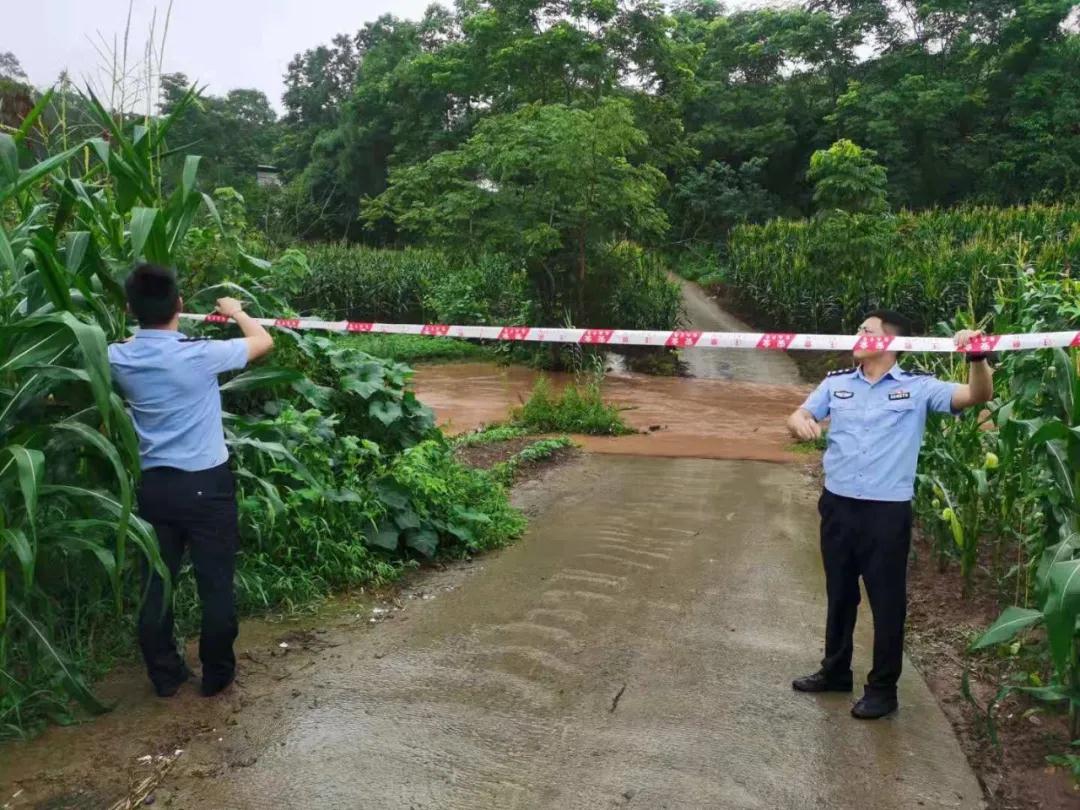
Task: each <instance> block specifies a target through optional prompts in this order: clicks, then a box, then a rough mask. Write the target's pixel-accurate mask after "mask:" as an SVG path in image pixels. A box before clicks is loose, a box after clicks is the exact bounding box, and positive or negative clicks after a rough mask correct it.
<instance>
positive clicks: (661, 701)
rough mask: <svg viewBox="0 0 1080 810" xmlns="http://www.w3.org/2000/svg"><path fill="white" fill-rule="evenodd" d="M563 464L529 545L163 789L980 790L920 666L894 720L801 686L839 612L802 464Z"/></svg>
mask: <svg viewBox="0 0 1080 810" xmlns="http://www.w3.org/2000/svg"><path fill="white" fill-rule="evenodd" d="M557 479H558V480H556V481H550V482H548V483H547V484H545V485H544V486H542V487H538V489H537V495H538V497H540V498H541V499H542V500H544V501H545V503H542V504H540V505H539V506H538V509H539V511H540V514H541V515H542V519H540V520H537V521H535V522H534V523H533V525H532V528H531V529H530V531H529V535H528V537H527V538H525V540H524V541H523V542H522V543H520V544H518V545H516V546H514V547H512V548H509V549H507V550H505V551H504V552H502V553H500V554H499V555H497V556H494V557H490V558H488V559H486V560H485V561H484V562H483V563H481V564H480V570H477V571H475V572H474V573H473V574H472V575H471V576H470V577H469V579H468V582H467V583H466V584H465V585H464V586H463V587H460V588H456V589H454V590H452V591H449V592H445V593H441V594H439V595H438V597H437V598H434V599H431V600H426V601H421V602H418V603H416V604H415V605H414V606H413V607H411V608H410V609H409V610H408V611H407V612H405V613H401V614H398V615H397V616H396V617H395V618H394V619H392V620H390V621H387V622H386V623H384V624H383V625H382V626H381V627H380V628H379V632H378V633H369V634H359V635H356V634H353V635H352V636H351V637H349V636H344V637H342V639H341V640H342V641H343V643H342V645H341V646H339V647H336V648H335V650H334V652H335V653H337V654H338V657H336V658H327V659H326V660H320V662H319V666H318V667H317V668H313V669H312V670H310V677H304V678H303V679H302V680H294V681H292V682H291V683H288V684H284V685H281V686H279V687H277V688H276V689H274V688H273V687H271V690H272V691H271V692H270V693H269V694H267V695H265V700H263V701H262V702H258V703H255V704H253V705H252V706H250V707H249V708H248V709H246V710H245V712H244V713H243V714H242V715H241V716H239V717H238V718H237V721H238V725H237V726H236V727H233V728H227V729H224V730H223V732H221V733H220V737H221V739H220V740H218V739H215V738H210V739H203V740H201V741H197V742H195V743H193V744H192V746H191V750H190V752H189V753H188V754H187V755H185V757H184V758H183V760H182V761H181V762H180V763H179V764H178V765H177V766H176V768H175V770H174V771H173V773H172V774H170V777H169V779H168V781H167V784H166V785H164V786H163V787H162V788H160V789H159V790H158V793H157V800H158V803H159V804H162V805H164V806H169V807H172V808H176V810H186V809H190V810H194V808H205V807H229V808H251V809H252V810H261V809H262V808H313V807H359V806H362V807H371V808H407V807H411V808H430V809H431V810H435V808H439V809H440V810H466V809H468V810H488V809H489V808H500V810H514V809H517V808H520V810H528V809H531V808H560V810H563V809H565V808H570V809H574V808H581V810H595V808H615V807H631V808H633V807H640V808H649V809H650V810H651V809H652V808H687V809H688V810H689V809H690V808H693V810H699V808H714V807H715V808H770V810H771V809H772V808H797V807H798V808H802V807H828V808H859V809H860V810H861V808H865V807H869V806H874V807H877V808H881V810H901V809H902V808H903V810H907V808H912V807H926V808H977V807H979V806H980V791H979V787H978V784H977V783H976V781H975V779H974V777H973V776H972V774H971V771H970V770H969V769H968V767H967V765H966V763H965V761H964V758H963V754H962V753H961V752H960V750H959V747H958V745H957V743H956V741H955V739H954V738H953V736H952V733H951V730H950V729H949V727H948V723H947V722H946V721H945V719H944V717H943V716H942V715H941V713H940V711H939V710H938V708H937V705H936V704H935V702H934V699H933V697H932V696H931V695H930V693H929V692H928V691H927V689H926V687H925V685H923V683H922V681H921V680H920V679H919V678H918V675H917V674H916V673H914V672H909V673H908V674H907V675H906V676H905V678H904V680H903V681H902V703H903V709H902V711H901V714H900V715H899V716H897V717H896V718H894V719H892V720H889V721H884V722H881V723H859V722H857V721H855V720H853V719H852V718H851V717H850V716H849V715H848V708H849V705H850V704H849V700H848V698H847V696H843V695H839V696H838V695H831V696H829V695H827V696H819V697H815V696H811V695H799V694H794V693H792V691H791V687H790V685H789V683H790V678H791V677H792V675H794V674H800V673H803V672H804V671H810V670H812V669H813V667H814V666H815V664H816V659H817V655H818V652H819V650H818V644H817V643H816V641H814V640H813V639H816V637H817V634H818V633H819V631H820V624H821V617H822V615H823V611H824V596H823V589H822V587H821V582H820V579H821V573H820V564H819V561H818V557H817V550H816V542H815V534H816V531H815V529H816V526H815V520H814V517H815V513H814V509H813V497H814V496H813V493H812V491H811V489H810V487H809V486H808V485H807V481H806V480H805V478H804V476H803V473H801V472H800V471H799V469H798V468H796V467H792V466H789V465H787V466H785V465H775V464H761V463H753V462H723V461H706V460H697V459H656V458H652V459H638V458H616V457H610V456H595V455H594V456H585V457H584V459H583V460H582V461H581V462H579V463H577V464H575V465H571V466H570V467H563V468H560V469H559V470H558V476H557ZM865 630H866V628H865V627H863V628H862V632H861V635H860V650H859V659H860V662H862V661H864V660H865V659H866V657H867V656H868V651H867V644H866V641H867V633H866V632H865Z"/></svg>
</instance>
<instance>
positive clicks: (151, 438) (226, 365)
mask: <svg viewBox="0 0 1080 810" xmlns="http://www.w3.org/2000/svg"><path fill="white" fill-rule="evenodd" d="M247 352H248V349H247V341H246V340H244V339H243V338H237V339H235V340H196V339H189V338H186V337H185V336H184V335H183V334H182V333H180V332H175V331H172V330H167V329H140V330H139V331H138V332H136V333H135V338H134V340H131V341H128V342H127V343H114V344H113V345H111V346H109V364H110V365H111V366H112V373H113V379H114V380H116V383H117V385H119V387H120V390H121V391H122V392H123V394H124V397H125V398H126V399H127V401H128V405H129V406H130V408H131V416H132V420H133V421H134V422H135V432H136V433H137V434H138V436H139V458H140V461H141V463H142V468H143V469H144V470H149V469H151V468H153V467H175V468H178V469H181V470H188V471H193V472H194V471H198V470H208V469H210V468H211V467H217V466H219V465H221V464H224V463H225V462H226V461H228V459H229V451H228V449H227V448H226V447H225V429H224V427H223V426H222V423H221V391H220V389H219V388H218V375H219V374H222V373H223V372H226V371H235V370H237V369H241V368H243V367H244V366H246V365H247V361H248V354H247Z"/></svg>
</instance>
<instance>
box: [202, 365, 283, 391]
mask: <svg viewBox="0 0 1080 810" xmlns="http://www.w3.org/2000/svg"><path fill="white" fill-rule="evenodd" d="M302 379H304V375H303V374H302V373H301V372H299V371H297V370H296V369H289V368H276V367H273V366H258V367H256V368H253V369H251V370H249V371H245V372H244V373H243V374H239V375H237V376H236V377H233V378H232V379H231V380H229V381H228V382H227V383H223V384H222V386H221V390H222V391H251V390H258V389H262V388H272V387H274V386H276V385H286V384H292V383H296V382H299V381H300V380H302Z"/></svg>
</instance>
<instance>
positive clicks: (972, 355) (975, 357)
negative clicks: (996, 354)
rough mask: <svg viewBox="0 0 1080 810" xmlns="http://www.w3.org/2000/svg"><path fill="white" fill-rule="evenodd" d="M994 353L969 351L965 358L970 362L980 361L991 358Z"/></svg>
mask: <svg viewBox="0 0 1080 810" xmlns="http://www.w3.org/2000/svg"><path fill="white" fill-rule="evenodd" d="M992 357H993V355H992V354H991V353H990V352H968V353H967V354H965V355H964V359H965V360H966V361H967V362H969V363H978V362H979V361H981V360H990V359H991V358H992Z"/></svg>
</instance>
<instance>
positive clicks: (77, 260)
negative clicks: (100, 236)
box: [64, 231, 90, 276]
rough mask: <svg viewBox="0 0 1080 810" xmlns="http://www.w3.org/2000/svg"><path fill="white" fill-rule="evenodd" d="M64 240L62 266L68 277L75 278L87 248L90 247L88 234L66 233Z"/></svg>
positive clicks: (87, 232)
mask: <svg viewBox="0 0 1080 810" xmlns="http://www.w3.org/2000/svg"><path fill="white" fill-rule="evenodd" d="M64 240H65V241H66V243H67V245H66V248H65V250H64V266H65V268H66V269H67V271H68V274H69V275H71V276H75V275H77V274H78V273H79V270H80V268H81V267H82V263H83V259H85V258H86V251H87V248H89V247H90V232H89V231H68V233H67V234H66V235H65V236H64Z"/></svg>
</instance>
